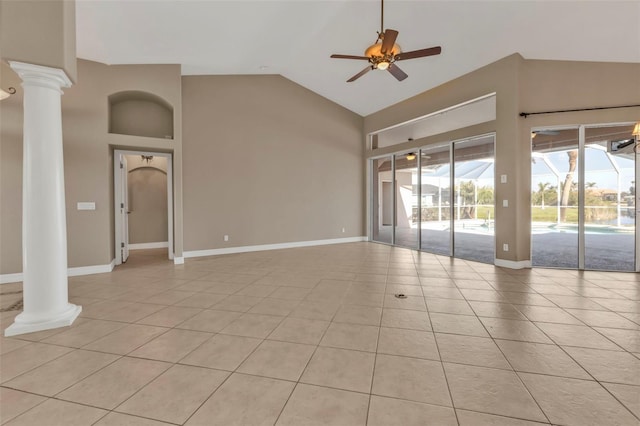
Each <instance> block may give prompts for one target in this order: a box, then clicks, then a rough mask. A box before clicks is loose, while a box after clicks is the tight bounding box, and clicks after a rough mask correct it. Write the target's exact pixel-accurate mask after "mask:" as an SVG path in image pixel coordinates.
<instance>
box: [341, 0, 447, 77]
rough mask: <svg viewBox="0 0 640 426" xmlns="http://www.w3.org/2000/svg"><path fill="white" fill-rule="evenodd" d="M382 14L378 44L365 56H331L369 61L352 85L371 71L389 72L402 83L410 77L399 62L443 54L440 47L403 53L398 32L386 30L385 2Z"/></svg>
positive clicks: (382, 2) (365, 53)
mask: <svg viewBox="0 0 640 426" xmlns="http://www.w3.org/2000/svg"><path fill="white" fill-rule="evenodd" d="M380 3H381V13H380V31H379V32H378V38H377V39H376V42H375V43H373V44H372V45H371V46H369V47H368V48H367V50H365V52H364V56H354V55H337V54H334V55H331V57H332V58H335V59H359V60H364V61H369V65H368V66H367V67H366V68H365V69H363V70H362V71H360V72H359V73H358V74H356V75H354V76H353V77H351V78H350V79H349V80H347V83H351V82H352V81H355V80H357V79H359V78H360V77H362V76H363V75H365V74H366V73H368V72H369V71H371V70H376V69H378V70H382V71H384V70H387V71H389V73H390V74H391V75H393V76H394V77H395V78H396V79H397V80H398V81H402V80H404V79H405V78H407V77H408V75H407V73H405V72H404V71H402V70H401V69H400V68H399V67H398V66H397V65H396V62H397V61H405V60H407V59H415V58H423V57H425V56H433V55H439V54H440V52H442V48H441V47H440V46H436V47H429V48H427V49H420V50H412V51H411V52H402V50H401V49H400V46H398V45H397V44H396V38H397V37H398V31H396V30H392V29H387V30H384V0H380Z"/></svg>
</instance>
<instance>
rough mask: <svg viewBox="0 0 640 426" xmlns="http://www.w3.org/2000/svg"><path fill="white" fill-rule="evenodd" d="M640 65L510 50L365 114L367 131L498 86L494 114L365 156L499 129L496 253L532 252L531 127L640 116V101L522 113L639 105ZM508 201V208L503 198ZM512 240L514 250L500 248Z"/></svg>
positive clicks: (511, 256) (512, 257) (514, 257)
mask: <svg viewBox="0 0 640 426" xmlns="http://www.w3.org/2000/svg"><path fill="white" fill-rule="evenodd" d="M639 76H640V64H618V63H588V62H568V61H536V60H525V59H523V58H522V57H521V56H520V55H517V54H515V55H511V56H509V57H506V58H504V59H502V60H500V61H497V62H495V63H492V64H490V65H487V66H486V67H483V68H481V69H479V70H476V71H474V72H472V73H470V74H467V75H465V76H462V77H460V78H457V79H455V80H452V81H450V82H448V83H445V84H443V85H442V86H439V87H436V88H434V89H432V90H429V91H427V92H424V93H422V94H420V95H418V96H416V97H413V98H410V99H408V100H406V101H403V102H400V103H398V104H396V105H394V106H392V107H389V108H387V109H384V110H382V111H380V112H377V113H375V114H371V115H369V116H367V117H365V125H364V130H365V134H368V133H371V132H373V131H376V130H379V129H382V128H385V127H388V126H391V125H393V124H398V123H402V122H405V121H407V120H410V119H412V118H416V117H420V116H423V115H425V114H428V113H431V112H434V111H438V110H440V109H443V108H446V107H449V106H452V105H456V104H459V103H461V102H464V101H467V100H470V99H474V98H477V97H479V96H481V95H484V94H487V93H491V92H496V98H497V99H496V100H497V106H496V108H497V111H496V117H497V118H496V120H495V121H492V122H488V123H483V124H479V125H475V126H470V127H468V128H464V129H459V130H456V131H453V132H448V133H444V134H441V135H436V136H431V137H428V138H424V139H421V140H416V141H413V142H410V143H405V144H401V145H397V146H395V147H392V148H385V149H381V150H377V151H376V152H373V151H368V152H367V156H373V155H379V154H382V153H390V152H394V151H400V150H405V149H409V148H415V147H420V146H425V145H429V144H432V143H436V142H442V141H452V140H458V139H463V138H466V137H470V136H474V135H480V134H484V133H487V132H496V162H495V175H496V176H497V177H499V176H500V175H502V174H506V175H507V177H508V183H507V184H501V183H499V181H497V182H496V184H495V188H496V192H495V194H496V203H497V207H496V247H497V250H496V253H497V258H498V259H504V260H509V261H524V260H529V259H530V247H531V238H530V237H531V235H530V234H531V230H530V229H531V220H530V217H531V206H530V202H531V201H530V195H531V188H530V186H531V183H530V182H531V157H530V144H531V141H530V131H531V128H532V127H538V126H551V125H561V124H562V125H567V124H587V123H608V122H622V121H637V120H640V108H627V109H613V110H606V111H592V112H580V113H569V114H556V115H539V116H530V117H529V118H527V119H524V118H521V117H519V116H518V114H519V113H520V112H522V111H527V112H535V111H544V110H557V109H577V108H590V107H597V106H615V105H628V104H637V103H638V100H639V99H640V78H639ZM504 199H507V200H509V207H508V208H504V207H502V200H504ZM504 243H507V244H509V247H510V251H509V252H504V251H502V245H503V244H504Z"/></svg>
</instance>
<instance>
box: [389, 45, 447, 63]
mask: <svg viewBox="0 0 640 426" xmlns="http://www.w3.org/2000/svg"><path fill="white" fill-rule="evenodd" d="M440 52H442V48H441V47H440V46H436V47H430V48H428V49H420V50H412V51H411V52H402V53H399V54H397V55H396V58H395V59H396V61H404V60H406V59H415V58H423V57H425V56H433V55H439V54H440Z"/></svg>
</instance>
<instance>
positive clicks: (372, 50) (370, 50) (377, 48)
mask: <svg viewBox="0 0 640 426" xmlns="http://www.w3.org/2000/svg"><path fill="white" fill-rule="evenodd" d="M400 52H402V49H401V48H400V45H398V43H394V45H393V48H392V49H391V51H390V52H387V53H386V55H387V56H390V57H393V56H395V55H398V54H400ZM364 56H368V57H370V58H372V57H375V56H378V57H381V58H382V57H384V56H385V54H383V53H382V43H380V42H378V43H374V44H372V45H371V46H369V47H367V50H365V51H364Z"/></svg>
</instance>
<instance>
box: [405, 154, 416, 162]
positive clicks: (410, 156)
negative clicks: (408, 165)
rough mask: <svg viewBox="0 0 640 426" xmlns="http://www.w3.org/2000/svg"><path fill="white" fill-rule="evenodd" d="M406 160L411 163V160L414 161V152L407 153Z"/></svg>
mask: <svg viewBox="0 0 640 426" xmlns="http://www.w3.org/2000/svg"><path fill="white" fill-rule="evenodd" d="M406 158H407V161H413V160H415V159H416V154H415V152H410V153H408V154H407V157H406Z"/></svg>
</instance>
